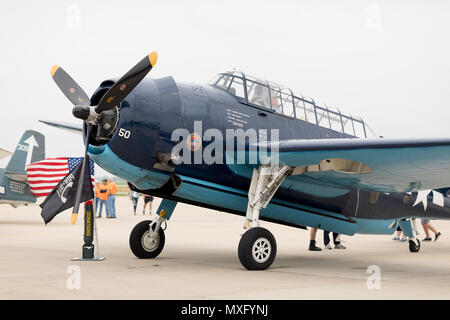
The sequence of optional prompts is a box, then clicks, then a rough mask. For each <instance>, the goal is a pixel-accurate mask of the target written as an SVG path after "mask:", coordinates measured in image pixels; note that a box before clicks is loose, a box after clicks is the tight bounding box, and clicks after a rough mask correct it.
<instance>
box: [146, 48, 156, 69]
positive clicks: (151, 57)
mask: <svg viewBox="0 0 450 320" xmlns="http://www.w3.org/2000/svg"><path fill="white" fill-rule="evenodd" d="M148 59H149V60H150V64H151V65H152V67H154V66H155V64H156V61H157V60H158V54H157V53H156V52H152V53H150V54H149V55H148Z"/></svg>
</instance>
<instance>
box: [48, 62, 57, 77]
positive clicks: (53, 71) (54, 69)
mask: <svg viewBox="0 0 450 320" xmlns="http://www.w3.org/2000/svg"><path fill="white" fill-rule="evenodd" d="M58 69H59V66H58V65H56V64H55V65H54V66H53V67H52V69H51V70H50V75H51V76H52V78H53V76H54V75H55V72H56V71H57V70H58Z"/></svg>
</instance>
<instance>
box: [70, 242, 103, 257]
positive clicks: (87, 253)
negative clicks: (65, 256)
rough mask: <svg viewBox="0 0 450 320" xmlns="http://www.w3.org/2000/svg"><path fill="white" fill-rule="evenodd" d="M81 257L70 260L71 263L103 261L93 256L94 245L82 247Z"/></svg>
mask: <svg viewBox="0 0 450 320" xmlns="http://www.w3.org/2000/svg"><path fill="white" fill-rule="evenodd" d="M82 254H83V256H82V257H81V258H72V261H103V260H105V258H99V257H96V256H95V250H94V245H90V246H88V245H85V244H84V245H83V250H82Z"/></svg>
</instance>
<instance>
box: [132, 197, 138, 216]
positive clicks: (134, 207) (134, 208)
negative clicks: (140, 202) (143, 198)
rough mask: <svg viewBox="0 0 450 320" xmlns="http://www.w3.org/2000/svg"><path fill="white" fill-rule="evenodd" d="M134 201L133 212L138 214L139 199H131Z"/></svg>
mask: <svg viewBox="0 0 450 320" xmlns="http://www.w3.org/2000/svg"><path fill="white" fill-rule="evenodd" d="M131 199H132V201H133V212H134V214H136V208H137V198H131Z"/></svg>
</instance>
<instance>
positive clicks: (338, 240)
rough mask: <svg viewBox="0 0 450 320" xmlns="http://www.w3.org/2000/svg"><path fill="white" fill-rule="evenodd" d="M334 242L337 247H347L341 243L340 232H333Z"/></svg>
mask: <svg viewBox="0 0 450 320" xmlns="http://www.w3.org/2000/svg"><path fill="white" fill-rule="evenodd" d="M333 242H334V248H335V249H346V247H345V246H344V245H343V244H341V235H340V234H339V233H336V232H333Z"/></svg>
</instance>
